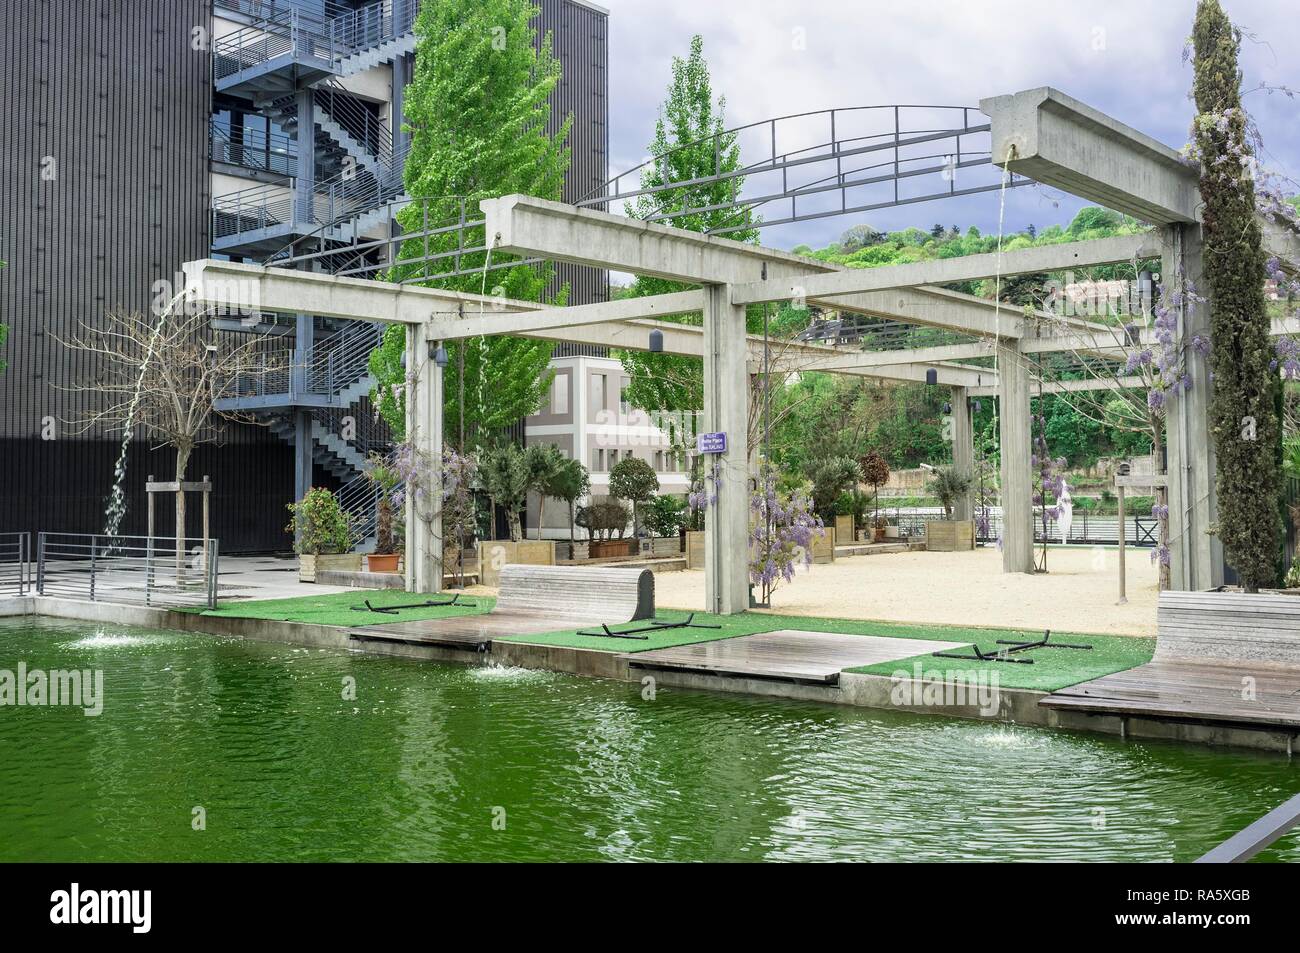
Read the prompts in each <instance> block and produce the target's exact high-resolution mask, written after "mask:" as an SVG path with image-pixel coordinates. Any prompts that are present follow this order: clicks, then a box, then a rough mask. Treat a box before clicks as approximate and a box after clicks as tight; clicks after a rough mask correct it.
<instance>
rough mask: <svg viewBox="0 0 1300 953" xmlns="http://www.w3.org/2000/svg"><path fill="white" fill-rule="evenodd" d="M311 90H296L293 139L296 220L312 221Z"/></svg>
mask: <svg viewBox="0 0 1300 953" xmlns="http://www.w3.org/2000/svg"><path fill="white" fill-rule="evenodd" d="M312 97H313V94H312V90H311V89H310V88H303V89H300V90H298V128H297V131H296V132H295V134H294V138H295V139H297V142H298V175H297V179H296V183H297V193H298V194H297V213H298V214H297V219H298V221H300V222H310V221H311V220H312V194H313V190H314V188H315V185H316V101H315V99H313V98H312Z"/></svg>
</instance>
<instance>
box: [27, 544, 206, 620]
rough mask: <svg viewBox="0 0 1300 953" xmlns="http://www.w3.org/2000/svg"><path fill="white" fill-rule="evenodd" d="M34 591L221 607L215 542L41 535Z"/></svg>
mask: <svg viewBox="0 0 1300 953" xmlns="http://www.w3.org/2000/svg"><path fill="white" fill-rule="evenodd" d="M36 539H37V541H36V587H35V588H36V592H37V594H39V595H42V596H61V597H64V598H68V599H89V600H90V601H92V602H121V603H132V604H143V605H147V606H192V605H202V606H207V607H208V608H209V609H215V608H216V606H217V563H218V553H219V550H220V547H219V545H218V542H217V540H215V539H207V540H204V539H200V538H187V539H184V540H181V541H180V547H179V548H178V547H177V540H176V539H175V537H168V536H105V535H102V534H94V533H40V534H38V535H37V538H36Z"/></svg>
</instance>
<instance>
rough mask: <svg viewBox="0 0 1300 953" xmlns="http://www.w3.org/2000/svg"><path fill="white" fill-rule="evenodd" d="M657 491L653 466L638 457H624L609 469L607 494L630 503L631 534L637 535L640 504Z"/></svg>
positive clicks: (647, 500)
mask: <svg viewBox="0 0 1300 953" xmlns="http://www.w3.org/2000/svg"><path fill="white" fill-rule="evenodd" d="M658 492H659V477H658V476H657V475H656V474H655V470H654V467H652V466H650V464H648V463H646V461H644V460H642V459H641V458H640V457H624V458H623V459H622V460H620V461H618V463H616V464H614V467H613V469H611V470H610V471H609V495H610V496H612V497H614V498H615V499H617V500H627V501H628V502H629V503H631V504H632V535H633V537H635V536H637V535H639V529H640V526H641V522H640V512H641V504H643V503H649V502H650V501H651V500H652V499H654V495H655V494H656V493H658Z"/></svg>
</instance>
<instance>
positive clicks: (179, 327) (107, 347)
mask: <svg viewBox="0 0 1300 953" xmlns="http://www.w3.org/2000/svg"><path fill="white" fill-rule="evenodd" d="M210 319H211V316H210V315H209V314H208V313H207V312H205V311H198V312H197V313H194V312H187V310H186V309H184V308H182V309H178V310H176V311H172V312H168V313H166V314H163V315H160V316H156V315H146V314H144V313H142V312H139V311H109V312H107V313H106V314H105V315H104V320H103V321H102V322H100V323H97V324H92V323H90V322H88V321H85V320H81V321H79V322H78V323H77V327H76V329H75V330H74V331H73V333H72V334H71V335H69V336H68V337H67V338H56V340H58V341H59V343H60V344H62V345H64V346H65V347H67V348H69V349H71V350H74V351H80V352H82V353H83V354H86V355H88V356H89V357H90V362H89V363H90V365H91V366H92V367H93V368H94V374H93V377H92V379H91V380H89V381H87V382H86V383H85V385H83V387H80V388H65V389H67V390H78V391H85V390H89V391H91V392H92V393H93V394H94V395H96V396H97V397H98V399H97V400H93V402H92V405H91V406H90V407H89V408H87V409H86V410H83V411H80V412H78V413H77V414H76V415H75V416H73V417H72V418H71V419H69V420H66V421H65V423H67V424H69V425H70V426H71V427H73V428H74V432H75V433H86V432H88V431H91V430H97V431H99V432H104V433H110V434H111V433H118V434H123V435H124V436H125V433H126V430H127V428H128V426H132V427H133V428H139V429H140V430H141V431H142V432H143V434H144V435H145V437H146V438H147V439H149V440H151V441H153V442H154V444H155V446H166V447H171V448H173V449H174V450H175V451H176V467H175V474H176V476H175V479H176V482H177V483H178V484H179V483H181V482H182V481H184V480H185V472H186V469H187V468H188V466H189V460H190V455H191V454H192V453H193V452H194V448H195V447H196V446H199V445H200V444H219V443H221V442H222V441H223V440H224V438H225V435H226V427H225V426H224V422H225V421H228V420H237V421H242V422H245V423H256V422H257V421H255V420H254V419H253V418H252V417H251V416H249V415H247V414H240V413H230V412H216V411H214V410H213V406H212V403H213V401H214V400H215V399H216V398H218V397H221V396H233V394H234V390H233V389H232V387H233V385H235V384H236V383H237V382H238V381H239V380H240V379H241V378H245V379H247V378H248V377H249V376H250V375H253V374H265V373H268V372H272V371H275V370H278V368H276V367H273V366H269V365H274V364H275V360H274V359H272V358H269V357H267V356H266V355H264V354H259V353H258V352H259V349H260V348H261V347H262V344H263V339H262V337H261V336H260V335H249V336H247V339H246V340H243V341H240V340H239V337H238V336H236V335H233V334H229V333H220V332H217V331H216V330H214V329H213V328H212V326H211V320H210ZM128 421H130V424H128ZM184 550H185V494H184V493H183V492H180V491H178V492H177V493H176V561H177V573H178V576H179V573H180V563H181V559H182V554H183V553H184Z"/></svg>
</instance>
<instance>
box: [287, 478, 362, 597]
mask: <svg viewBox="0 0 1300 953" xmlns="http://www.w3.org/2000/svg"><path fill="white" fill-rule="evenodd" d="M289 512H290V513H291V514H293V518H292V519H291V520H290V521H289V525H288V527H287V530H288V532H290V533H293V534H294V539H295V542H294V548H295V550H296V551H297V553H298V579H299V580H300V581H302V582H315V581H316V573H317V572H319V571H322V570H342V571H345V572H357V571H358V570H360V569H361V557H360V556H359V555H357V554H355V553H349V552H348V550H350V549H351V548H352V520H351V519H350V518H349V516H348V514H347V513H345V512H344V511H343V507H341V506H340V505H339V501H338V498H337V497H335V496H334V494H333V493H331V492H330V491H329V490H327V489H325V488H324V487H312V488H311V489H310V490H308V491H307V495H306V496H304V497H303V498H302V499H301V500H300V501H298V502H297V503H290V504H289Z"/></svg>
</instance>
